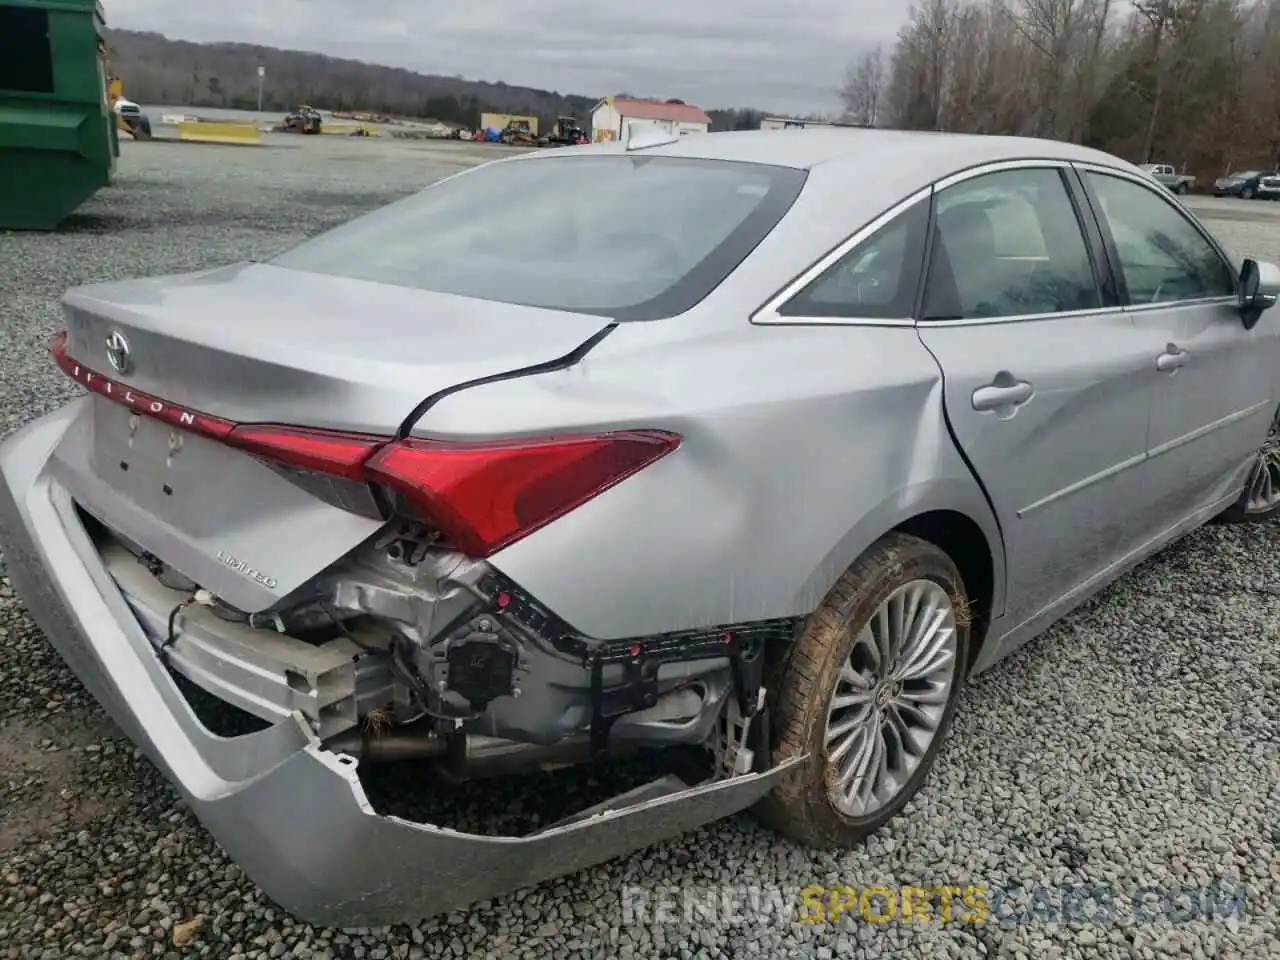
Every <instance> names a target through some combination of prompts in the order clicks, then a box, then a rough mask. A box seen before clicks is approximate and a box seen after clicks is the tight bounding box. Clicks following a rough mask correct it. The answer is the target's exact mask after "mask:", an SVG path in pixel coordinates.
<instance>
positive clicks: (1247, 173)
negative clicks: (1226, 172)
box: [1231, 170, 1262, 180]
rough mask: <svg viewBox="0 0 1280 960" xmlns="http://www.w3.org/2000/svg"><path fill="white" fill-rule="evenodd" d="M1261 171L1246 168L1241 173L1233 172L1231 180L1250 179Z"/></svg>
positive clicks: (1259, 174)
mask: <svg viewBox="0 0 1280 960" xmlns="http://www.w3.org/2000/svg"><path fill="white" fill-rule="evenodd" d="M1260 176H1262V173H1261V172H1260V171H1258V170H1246V171H1244V172H1243V173H1233V174H1232V175H1231V179H1232V180H1252V179H1253V178H1254V177H1260Z"/></svg>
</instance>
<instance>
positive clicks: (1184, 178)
mask: <svg viewBox="0 0 1280 960" xmlns="http://www.w3.org/2000/svg"><path fill="white" fill-rule="evenodd" d="M1142 170H1143V171H1144V172H1145V173H1146V174H1147V176H1149V177H1150V178H1151V179H1152V180H1154V181H1155V182H1156V183H1159V184H1162V185H1163V186H1166V187H1168V188H1169V189H1170V190H1172V191H1173V192H1174V193H1188V192H1190V190H1191V188H1192V187H1194V186H1195V185H1196V178H1195V177H1193V176H1191V175H1189V174H1185V173H1178V172H1177V171H1176V170H1174V169H1173V167H1171V166H1170V165H1169V164H1167V163H1146V164H1143V165H1142Z"/></svg>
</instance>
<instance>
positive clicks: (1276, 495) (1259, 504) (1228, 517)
mask: <svg viewBox="0 0 1280 960" xmlns="http://www.w3.org/2000/svg"><path fill="white" fill-rule="evenodd" d="M1277 514H1280V411H1277V412H1276V416H1275V419H1274V420H1272V421H1271V430H1270V431H1269V432H1268V433H1267V439H1266V440H1264V441H1263V442H1262V447H1261V448H1260V449H1259V450H1258V456H1257V458H1256V459H1255V460H1254V462H1253V469H1252V470H1250V471H1249V479H1248V480H1246V481H1245V485H1244V490H1242V491H1241V492H1240V499H1239V500H1237V501H1236V502H1235V503H1233V504H1232V505H1231V506H1229V507H1227V509H1226V510H1224V511H1223V512H1222V513H1221V514H1219V516H1218V519H1219V520H1221V521H1222V522H1223V523H1259V522H1261V521H1263V520H1270V519H1271V518H1272V517H1274V516H1276V515H1277Z"/></svg>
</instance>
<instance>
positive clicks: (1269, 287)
mask: <svg viewBox="0 0 1280 960" xmlns="http://www.w3.org/2000/svg"><path fill="white" fill-rule="evenodd" d="M1237 297H1238V299H1239V304H1240V319H1241V321H1242V322H1243V323H1244V328H1245V329H1246V330H1252V329H1253V328H1254V326H1255V325H1256V324H1257V322H1258V320H1259V318H1260V317H1261V316H1262V312H1263V311H1264V310H1268V309H1270V308H1271V307H1274V306H1275V305H1276V299H1277V298H1278V297H1280V267H1277V266H1276V265H1275V264H1274V263H1265V262H1264V263H1259V262H1258V261H1257V260H1250V259H1246V260H1245V261H1244V263H1242V264H1241V265H1240V287H1239V290H1238V292H1237Z"/></svg>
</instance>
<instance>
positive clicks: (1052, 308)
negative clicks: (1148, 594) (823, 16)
mask: <svg viewBox="0 0 1280 960" xmlns="http://www.w3.org/2000/svg"><path fill="white" fill-rule="evenodd" d="M1277 293H1280V270H1277V268H1275V267H1273V266H1271V265H1268V264H1259V263H1255V262H1253V261H1245V262H1244V263H1243V265H1241V266H1240V267H1236V266H1234V265H1233V264H1232V263H1231V262H1230V261H1229V260H1228V258H1227V257H1226V255H1225V254H1224V253H1223V251H1222V249H1221V247H1220V246H1219V245H1218V243H1217V242H1216V241H1215V240H1214V238H1213V237H1212V236H1211V235H1210V234H1209V233H1208V231H1206V230H1205V229H1204V228H1203V227H1202V226H1201V225H1200V224H1199V223H1198V222H1197V221H1196V219H1195V217H1194V216H1192V214H1191V213H1190V212H1189V211H1188V210H1187V209H1186V208H1185V207H1184V206H1182V204H1181V203H1180V202H1179V201H1178V199H1177V198H1176V197H1174V196H1172V195H1171V194H1170V193H1169V192H1168V191H1167V190H1164V189H1163V188H1161V187H1160V186H1158V185H1157V184H1155V183H1154V182H1153V181H1152V180H1151V178H1150V177H1147V176H1145V175H1144V174H1143V173H1142V171H1141V170H1139V169H1138V168H1136V167H1133V166H1131V165H1129V164H1126V163H1124V162H1122V161H1120V160H1117V159H1116V158H1114V157H1111V156H1109V155H1106V154H1103V153H1099V152H1096V151H1093V150H1088V149H1085V148H1082V147H1076V146H1070V145H1066V144H1062V143H1053V142H1045V141H1036V140H1020V139H1005V138H998V137H967V136H952V135H937V134H927V133H899V132H890V131H874V130H857V131H849V130H807V131H788V132H785V133H773V132H748V133H731V134H730V133H726V134H711V135H695V136H688V137H683V138H672V137H668V136H666V135H663V134H660V133H654V132H648V133H635V134H633V135H632V136H631V137H630V138H629V139H628V140H627V142H625V143H620V144H610V145H598V146H589V147H584V148H581V149H578V148H570V149H567V150H561V151H553V152H548V153H544V154H528V155H525V156H521V157H517V158H511V159H507V160H502V161H498V162H495V163H491V164H487V165H485V166H483V167H480V168H477V169H474V170H471V171H468V172H466V173H463V174H460V175H458V176H456V177H453V178H450V179H448V180H445V181H443V182H441V183H438V184H436V185H433V186H431V187H429V188H427V189H426V190H424V191H422V192H421V193H420V194H418V195H416V196H414V197H411V198H409V199H406V200H403V201H401V202H398V203H396V204H393V205H391V206H388V207H386V208H384V209H381V210H379V211H375V212H374V213H371V214H369V215H367V216H364V217H361V218H358V219H356V220H354V221H352V222H350V223H348V224H346V225H344V226H341V227H339V228H337V229H336V230H333V231H331V232H329V233H326V234H323V235H321V236H319V237H316V238H313V239H311V240H309V241H307V242H305V243H303V244H301V245H299V246H298V247H296V248H295V249H293V250H290V251H288V252H286V253H284V254H282V255H281V256H280V257H278V258H277V259H275V260H273V261H271V262H267V263H251V264H250V263H244V264H236V265H233V266H229V267H226V268H222V269H217V270H212V271H206V272H202V273H197V274H189V275H182V276H172V277H159V278H150V279H142V280H136V281H128V282H114V283H105V284H100V285H95V286H90V287H85V288H80V289H76V290H72V291H70V292H69V293H67V295H66V297H65V299H64V306H65V315H66V330H65V331H64V332H62V333H60V334H59V335H58V336H57V338H56V339H55V341H54V343H53V347H52V353H53V358H54V360H55V361H56V363H57V364H58V366H59V367H60V368H61V370H62V371H63V372H64V373H65V374H66V375H67V376H68V377H70V378H72V379H73V380H75V381H76V382H77V383H79V384H80V385H82V386H83V387H84V388H85V391H86V396H84V397H82V398H81V399H79V400H77V401H75V402H73V403H71V404H69V405H68V406H66V407H65V408H63V409H62V410H59V411H57V412H55V413H53V414H51V415H49V416H46V417H44V418H43V419H40V420H38V421H36V422H34V423H32V424H30V425H29V426H27V427H26V428H24V429H22V430H20V431H18V432H17V433H16V434H14V435H12V436H10V437H9V438H8V439H7V440H6V441H5V442H4V444H3V445H2V446H0V473H2V475H3V483H0V540H2V542H3V546H4V550H5V558H6V563H7V566H8V571H9V574H10V576H11V578H12V580H13V582H14V585H15V586H16V588H17V589H18V591H19V593H20V594H21V595H22V597H23V598H24V599H25V601H26V603H27V604H28V606H29V608H30V610H31V612H32V614H33V616H34V617H35V619H36V620H37V621H38V622H39V623H40V624H41V625H42V627H43V628H44V629H45V631H46V632H47V633H48V635H49V637H50V639H51V640H52V642H53V643H54V644H55V645H56V646H57V647H58V649H59V650H60V651H61V653H62V655H63V656H64V657H65V658H66V660H67V661H68V663H69V664H70V665H71V666H72V667H73V668H74V669H75V671H76V672H77V673H78V675H79V676H80V677H81V678H82V680H83V681H84V683H85V685H86V686H87V687H88V688H89V689H90V690H91V691H92V692H93V693H94V695H95V696H96V697H97V698H98V699H99V700H100V701H101V702H102V704H103V705H104V706H105V708H106V709H107V710H108V711H109V712H110V713H111V715H112V716H113V717H114V718H115V719H116V721H117V722H118V723H119V724H120V725H121V726H122V727H123V728H124V729H125V730H126V731H127V733H128V734H129V735H130V736H131V737H132V738H133V739H134V740H135V741H136V742H137V743H138V744H139V745H140V746H141V747H142V748H143V749H144V750H145V751H146V752H147V754H148V755H149V756H150V757H151V758H152V760H153V761H154V762H155V763H156V764H157V765H158V766H159V767H160V768H161V769H163V770H164V772H165V773H166V774H167V775H168V776H169V777H170V778H171V779H172V781H173V782H174V784H175V785H176V786H177V788H178V789H179V790H180V791H181V792H182V794H183V796H184V797H185V798H186V800H187V801H188V803H189V804H190V805H191V807H192V809H193V810H194V811H195V813H196V814H197V815H198V816H199V817H200V819H201V820H202V822H203V823H204V824H205V825H206V826H207V827H208V829H209V830H210V831H211V832H212V833H213V834H214V835H215V836H216V837H217V839H218V841H219V843H220V844H221V845H222V846H223V848H224V849H226V850H227V852H228V853H229V854H230V855H231V856H232V857H233V858H235V859H236V860H237V861H238V862H239V863H240V864H241V865H242V866H243V867H244V869H245V870H246V871H247V873H248V874H249V875H250V876H251V877H252V878H253V879H254V880H256V881H257V882H258V883H259V884H260V885H261V886H262V887H263V889H264V890H265V891H266V892H267V893H268V894H269V895H271V896H272V897H274V898H275V899H276V900H277V901H278V902H280V903H281V904H283V905H284V906H285V907H287V908H288V909H289V910H291V911H293V912H294V914H295V915H297V916H298V917H299V918H301V919H303V920H306V921H308V922H315V923H334V922H337V923H348V924H350V923H359V924H378V923H387V922H397V921H403V920H408V919H411V918H413V917H418V916H422V915H424V914H430V913H435V912H439V911H442V910H447V909H451V908H454V907H458V906H461V905H464V904H467V903H470V902H472V901H475V900H479V899H483V898H486V897H490V896H493V895H495V894H497V893H501V892H503V891H505V890H509V889H511V888H513V887H516V886H520V885H522V884H527V883H531V882H535V881H538V880H541V879H545V878H548V877H551V876H555V875H557V874H562V873H565V872H567V871H570V870H574V869H577V868H580V867H584V866H587V865H589V864H592V863H596V862H599V861H601V860H603V859H606V858H608V857H612V856H615V855H618V854H621V853H624V852H627V851H629V850H632V849H635V848H636V847H637V846H639V845H642V844H645V843H649V842H652V841H654V840H657V839H660V838H663V837H669V836H673V835H675V834H678V833H680V832H682V831H685V830H689V829H691V828H694V827H696V826H698V825H700V824H702V823H706V822H708V821H710V820H714V819H716V818H719V817H723V816H726V815H728V814H731V813H735V812H737V811H740V810H744V809H748V808H751V809H753V810H754V811H755V812H756V813H757V815H758V816H759V817H761V818H762V819H763V820H764V821H765V822H767V823H768V824H770V825H772V826H773V827H774V828H776V829H777V830H778V831H780V832H781V833H783V834H784V835H786V836H788V837H792V838H795V839H796V840H799V841H802V842H805V843H811V844H820V845H847V844H853V843H857V842H858V841H860V840H861V839H862V838H864V837H865V836H867V835H868V834H869V833H871V832H872V831H874V830H876V829H877V828H878V827H880V826H881V825H882V824H884V823H885V822H886V821H887V820H888V819H889V818H891V817H893V816H894V815H895V814H896V813H897V812H898V811H900V810H901V809H902V808H903V805H904V804H906V802H907V801H908V800H909V799H910V798H911V797H912V795H913V794H915V793H916V791H918V790H919V789H920V788H921V786H922V785H923V784H924V782H925V778H926V776H927V775H928V772H929V769H930V767H931V765H932V764H933V762H934V759H935V757H936V755H937V753H938V750H939V749H940V747H941V745H942V743H943V740H944V736H945V732H946V730H947V728H948V725H949V722H950V720H951V718H952V714H953V712H954V710H955V707H956V703H957V701H958V694H959V691H960V688H961V685H962V684H963V683H964V682H965V681H966V680H967V679H968V678H970V677H972V676H973V675H974V674H976V673H978V672H980V671H982V670H985V669H987V668H988V667H990V666H991V665H992V664H994V663H996V662H997V661H998V660H1000V659H1001V658H1002V657H1004V656H1006V655H1007V654H1008V653H1009V652H1010V651H1012V650H1014V649H1016V648H1017V647H1019V646H1021V645H1022V644H1024V643H1026V642H1027V641H1028V640H1029V639H1031V638H1032V637H1034V636H1035V635H1037V634H1038V633H1040V632H1041V631H1043V630H1044V629H1045V628H1046V627H1048V626H1049V625H1050V624H1051V623H1053V622H1054V621H1055V620H1057V619H1059V618H1060V617H1062V616H1063V615H1064V614H1066V613H1067V612H1068V611H1070V610H1071V609H1072V608H1073V607H1075V606H1077V605H1078V604H1080V603H1081V602H1082V601H1084V600H1085V599H1086V598H1088V597H1089V596H1090V595H1092V594H1093V593H1095V592H1096V591H1098V590H1099V589H1101V588H1102V587H1103V586H1105V585H1106V584H1107V583H1109V582H1111V581H1112V580H1114V579H1115V578H1116V577H1118V576H1120V575H1121V574H1122V573H1123V572H1124V571H1126V570H1127V569H1129V568H1130V567H1132V566H1134V565H1135V564H1137V563H1138V562H1139V561H1141V560H1142V559H1143V558H1144V557H1147V556H1149V555H1150V554H1152V553H1153V552H1154V551H1156V550H1159V549H1160V548H1161V547H1163V546H1165V545H1167V544H1169V543H1170V542H1172V541H1173V540H1175V539H1176V538H1178V537H1180V536H1182V535H1184V534H1186V533H1187V532H1188V531H1190V530H1192V529H1194V528H1195V527H1197V526H1198V525H1200V524H1203V523H1205V522H1206V521H1209V520H1212V519H1214V518H1222V519H1224V520H1229V521H1253V520H1263V519H1266V518H1269V517H1272V516H1273V515H1274V514H1275V513H1276V512H1277V509H1278V508H1280V446H1278V440H1277V432H1276V424H1277V421H1276V411H1277V405H1278V403H1280V327H1278V326H1277V324H1276V322H1275V321H1274V320H1273V319H1271V318H1269V317H1267V316H1264V314H1265V311H1266V310H1267V308H1269V307H1270V306H1272V305H1273V304H1274V303H1275V301H1276V296H1277ZM197 693H199V694H201V696H200V697H197V696H196V694H197ZM210 699H211V700H212V701H213V702H215V703H220V706H221V707H222V708H225V711H226V712H230V713H233V714H234V715H236V717H237V718H238V719H239V720H240V721H243V723H241V725H240V726H239V727H238V728H237V730H236V731H235V732H234V735H232V734H231V733H226V735H223V733H220V732H219V729H218V727H217V723H216V721H215V718H214V717H213V716H211V715H206V713H205V712H204V710H203V708H202V707H200V704H201V703H204V702H206V701H209V700H210ZM246 729H248V730H249V732H244V731H245V730H246ZM224 732H225V731H224ZM635 750H651V751H660V752H662V754H663V755H664V756H671V757H672V758H673V763H674V760H676V759H678V761H679V762H678V763H675V764H674V765H675V766H676V767H677V768H678V773H673V774H672V775H670V776H667V777H664V778H662V779H660V780H657V781H654V782H653V783H649V784H647V785H642V786H640V787H638V788H637V789H636V790H633V791H631V792H629V793H626V794H623V795H621V796H619V797H615V798H613V799H612V800H610V801H607V802H605V803H603V804H601V805H600V806H599V807H596V808H591V809H588V810H586V811H582V812H581V813H579V814H576V815H572V816H570V817H568V818H567V819H565V820H563V821H560V822H557V823H554V824H551V825H549V826H547V827H545V828H543V829H541V830H539V831H538V832H536V833H534V834H530V835H526V836H519V837H494V836H481V835H474V834H466V833H460V832H457V831H453V830H447V829H442V828H441V827H439V826H437V825H433V824H426V823H418V822H412V821H409V820H406V819H403V818H399V817H394V816H385V815H382V814H381V813H380V812H379V811H377V810H375V809H374V807H373V806H372V805H371V804H370V802H369V799H368V797H367V796H366V793H365V790H364V786H363V783H362V780H361V777H362V776H363V775H364V774H365V773H366V772H367V771H368V769H369V768H370V767H371V765H374V764H377V763H379V762H382V761H386V760H391V759H396V760H403V761H407V762H410V763H416V764H420V765H422V767H423V768H424V769H425V768H435V769H443V770H444V772H447V773H449V774H450V775H451V776H453V777H471V776H483V775H486V774H489V773H493V772H506V773H509V772H513V771H520V770H525V769H533V768H537V767H541V766H544V765H546V764H548V763H557V764H558V763H571V762H580V761H595V762H603V761H607V760H610V759H611V758H615V757H618V756H620V755H622V754H624V753H628V752H632V751H635ZM422 784H423V786H422V789H423V790H430V789H441V787H440V786H439V785H438V784H436V785H433V784H432V781H430V780H428V779H424V780H423V781H422Z"/></svg>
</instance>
